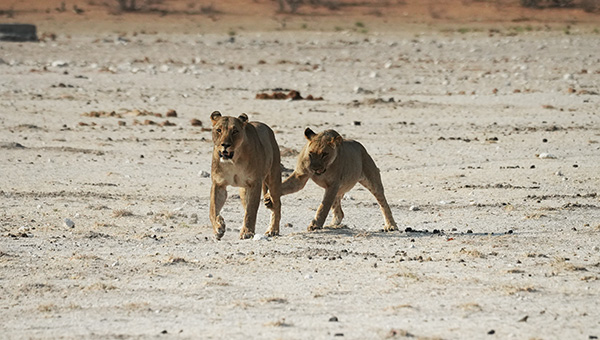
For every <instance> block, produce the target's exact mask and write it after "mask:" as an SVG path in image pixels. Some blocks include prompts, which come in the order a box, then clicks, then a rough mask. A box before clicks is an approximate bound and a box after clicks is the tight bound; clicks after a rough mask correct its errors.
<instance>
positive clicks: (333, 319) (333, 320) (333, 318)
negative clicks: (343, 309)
mask: <svg viewBox="0 0 600 340" xmlns="http://www.w3.org/2000/svg"><path fill="white" fill-rule="evenodd" d="M338 321H339V320H338V318H337V316H332V317H330V318H329V322H338Z"/></svg>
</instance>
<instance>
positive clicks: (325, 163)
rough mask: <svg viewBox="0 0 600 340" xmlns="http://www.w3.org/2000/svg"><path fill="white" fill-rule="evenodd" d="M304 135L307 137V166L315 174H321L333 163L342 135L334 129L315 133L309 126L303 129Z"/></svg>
mask: <svg viewBox="0 0 600 340" xmlns="http://www.w3.org/2000/svg"><path fill="white" fill-rule="evenodd" d="M304 136H305V137H306V139H308V146H307V151H308V159H306V160H305V162H308V164H307V165H308V168H309V169H310V170H312V171H313V172H314V173H315V175H317V176H318V175H322V174H323V173H324V172H325V171H327V168H328V167H329V166H330V165H331V163H333V161H334V160H335V158H336V156H337V151H338V150H337V148H338V147H339V146H340V145H341V144H342V141H343V139H342V136H340V135H339V134H338V133H337V132H335V131H334V130H325V131H323V132H321V133H319V134H316V133H315V132H314V131H313V130H311V129H310V128H307V129H306V130H305V131H304Z"/></svg>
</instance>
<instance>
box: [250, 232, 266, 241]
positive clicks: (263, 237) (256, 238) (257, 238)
mask: <svg viewBox="0 0 600 340" xmlns="http://www.w3.org/2000/svg"><path fill="white" fill-rule="evenodd" d="M268 239H269V238H268V237H267V236H266V235H263V234H256V235H254V238H253V240H254V241H265V240H268Z"/></svg>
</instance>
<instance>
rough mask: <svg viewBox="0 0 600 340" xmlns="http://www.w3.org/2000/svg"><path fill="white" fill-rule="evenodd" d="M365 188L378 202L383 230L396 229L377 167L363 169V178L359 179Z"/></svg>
mask: <svg viewBox="0 0 600 340" xmlns="http://www.w3.org/2000/svg"><path fill="white" fill-rule="evenodd" d="M359 183H360V184H362V185H363V186H364V187H365V188H367V189H368V190H369V191H370V192H371V194H373V196H375V199H376V200H377V203H379V207H380V208H381V212H382V213H383V218H384V220H385V226H384V228H383V230H384V231H394V230H398V226H397V225H396V221H394V216H392V210H391V209H390V206H389V204H388V202H387V200H386V198H385V194H384V190H383V183H381V176H380V175H379V169H377V168H375V170H374V171H365V173H364V177H363V179H361V180H360V181H359Z"/></svg>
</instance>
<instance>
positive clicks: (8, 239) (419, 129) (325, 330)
mask: <svg viewBox="0 0 600 340" xmlns="http://www.w3.org/2000/svg"><path fill="white" fill-rule="evenodd" d="M86 3H88V4H89V2H86ZM86 3H83V4H81V7H82V8H85V4H86ZM227 3H230V2H227ZM462 3H465V2H462ZM260 4H262V5H263V6H266V5H265V3H264V2H261V3H260ZM273 4H274V3H270V5H271V6H273ZM481 4H482V2H474V6H480V5H481ZM69 6H70V5H69ZM402 6H405V7H404V10H408V9H410V8H412V7H410V6H408V5H406V4H404V5H402ZM406 6H408V7H406ZM4 8H6V7H4ZM0 9H2V7H0ZM513 9H514V11H518V9H517V8H513ZM395 10H398V8H396V7H395ZM90 11H91V10H89V11H88V12H86V13H87V14H86V13H84V14H83V15H87V17H85V19H82V17H81V15H79V16H78V15H75V14H69V15H68V14H63V13H58V14H57V13H56V12H54V11H50V13H45V12H43V11H42V12H40V11H32V12H31V13H30V12H27V11H22V12H17V14H18V15H17V16H16V17H13V18H10V19H7V20H5V21H9V22H24V21H25V22H32V21H33V22H35V23H37V24H38V27H39V28H40V35H42V34H43V33H46V34H45V38H44V39H43V41H41V42H39V43H6V42H3V43H0V155H1V156H0V174H1V178H0V207H1V209H0V307H1V308H0V319H1V320H2V326H1V331H2V336H1V337H3V338H11V339H19V338H27V339H29V338H67V339H71V338H72V339H80V338H125V339H128V338H171V337H173V338H206V339H211V338H214V339H216V338H227V339H242V338H265V339H278V338H281V339H329V338H341V339H377V338H420V339H438V338H439V339H466V338H471V339H482V338H489V339H506V338H515V339H530V338H536V339H537V338H540V339H559V338H561V339H597V338H598V337H600V309H599V303H598V301H599V297H600V196H599V195H598V189H599V187H600V177H599V176H598V174H599V173H600V116H599V110H600V96H599V95H598V94H599V93H600V80H599V79H600V66H599V65H600V63H599V62H600V59H599V57H598V46H600V34H598V27H596V26H594V25H595V24H594V23H593V22H592V23H590V22H589V21H586V20H587V19H585V18H589V17H588V14H582V13H579V15H580V18H583V19H582V20H581V22H584V23H583V24H573V23H572V22H570V23H567V22H566V21H560V22H559V21H553V20H554V19H552V20H550V21H552V22H551V23H549V22H545V21H544V20H542V19H539V18H538V19H539V20H537V21H527V22H521V21H516V22H515V21H508V22H507V21H503V20H498V21H493V22H488V21H485V22H472V23H466V24H465V23H464V22H458V23H457V22H451V21H452V20H449V21H443V20H442V21H438V20H437V19H436V18H433V17H432V16H431V15H432V13H431V12H430V13H429V19H428V20H426V21H423V19H422V18H424V17H426V16H427V15H426V13H425V14H423V17H418V16H415V17H412V16H409V17H410V18H413V19H414V21H413V22H411V23H407V24H405V25H401V24H397V23H396V25H395V26H394V25H385V23H383V21H382V20H384V19H385V20H388V23H389V22H390V21H393V20H396V19H397V17H390V16H386V15H385V13H384V14H383V15H382V16H381V17H380V16H374V15H368V16H362V17H360V16H359V17H358V19H356V18H355V17H352V19H348V18H350V17H344V16H343V14H340V13H337V14H335V15H331V16H330V17H328V16H326V15H323V16H321V17H319V18H317V19H315V17H313V16H310V15H308V14H300V15H298V16H285V17H286V18H288V19H286V20H287V21H286V26H285V27H283V26H282V23H281V22H282V21H281V18H282V17H284V16H277V15H276V16H274V18H276V19H277V20H279V21H277V20H275V19H268V20H267V21H268V22H269V23H268V24H265V22H267V21H265V22H261V21H260V20H259V19H257V18H258V17H259V15H255V16H251V15H249V16H248V17H243V18H242V17H237V16H227V15H221V16H219V17H217V21H214V22H215V25H217V27H212V26H211V24H210V23H207V21H206V20H207V19H206V16H193V17H191V18H190V16H187V15H179V16H173V15H167V16H166V17H160V16H158V15H155V14H152V13H151V14H127V15H120V16H115V15H112V16H111V15H106V17H104V16H100V15H99V19H97V20H93V19H94V17H93V16H90V15H89V13H90ZM361 11H362V9H361ZM568 11H569V12H568V13H575V11H573V10H568ZM546 13H555V12H546ZM564 13H566V12H564ZM359 14H361V13H359ZM433 14H435V13H433ZM536 15H537V14H536ZM142 17H143V18H145V19H144V20H145V23H144V25H147V27H150V28H152V29H144V28H140V27H138V26H136V22H141V21H144V20H142V19H141V18H142ZM517 17H522V14H519V13H517ZM35 18H37V19H39V21H35V20H34V19H35ZM194 18H196V19H197V20H198V22H199V24H198V26H197V27H196V29H194ZM382 18H383V19H382ZM596 18H597V17H596ZM149 19H150V21H148V20H149ZM434 19H435V20H434ZM450 19H451V18H450ZM86 20H88V21H89V23H88V22H86ZM161 20H165V21H161ZM179 20H180V21H181V22H180V23H179V24H180V25H178V21H179ZM238 20H247V22H253V23H254V24H255V25H256V26H252V29H250V28H249V27H248V26H244V27H240V26H239V25H238V26H234V25H232V23H234V22H236V21H238ZM271 20H272V21H271ZM313 20H315V21H313ZM440 20H441V19H440ZM153 21H154V23H153ZM151 23H153V24H151ZM290 23H291V24H290ZM140 25H142V24H140ZM219 25H220V26H219ZM261 25H263V26H261ZM264 25H266V26H269V27H265V26H264ZM378 25H380V26H378ZM211 27H212V28H211ZM316 27H319V28H316ZM52 34H54V35H55V37H54V36H52ZM53 38H54V39H53ZM274 90H279V91H283V92H286V93H287V91H288V90H297V91H299V92H300V93H301V95H302V96H303V97H306V96H308V95H313V96H314V97H323V100H321V101H315V100H297V101H291V100H260V99H256V98H255V97H256V94H258V93H264V92H266V93H271V92H272V91H274ZM169 110H174V111H175V112H176V114H173V112H171V113H170V114H169V117H167V112H168V111H169ZM214 110H219V111H221V112H223V113H224V114H230V115H238V114H240V113H242V112H246V113H248V115H249V116H250V119H251V120H259V121H262V122H265V123H267V124H269V125H270V126H272V127H273V129H274V130H275V131H276V137H277V139H278V142H279V144H280V146H281V149H282V163H283V165H284V166H285V167H286V168H293V166H294V164H295V155H296V153H297V151H299V150H300V149H301V147H302V145H303V144H304V138H303V130H304V128H305V127H307V126H309V127H311V128H312V129H313V130H315V131H321V130H323V129H327V128H333V129H336V130H337V131H338V132H340V133H341V134H343V135H344V136H345V137H346V138H352V139H357V140H359V141H360V142H362V143H363V145H365V147H366V148H367V149H368V150H369V152H370V153H371V155H372V156H373V158H374V159H375V161H376V163H377V164H378V166H379V168H380V170H381V173H382V178H383V182H384V185H385V188H386V194H387V198H388V201H389V202H390V205H391V207H392V211H393V213H394V216H395V219H396V221H397V222H398V224H399V226H400V228H401V231H400V232H393V233H384V232H381V231H380V229H381V228H382V226H383V218H382V216H381V213H380V211H379V208H378V207H377V205H376V204H375V200H374V198H373V197H372V196H371V195H370V194H369V193H368V192H367V191H366V190H364V189H363V188H361V187H356V188H355V189H354V190H352V191H351V192H350V193H349V194H348V195H346V198H345V199H344V201H343V203H342V206H343V208H344V209H345V213H346V217H345V220H344V221H345V223H346V224H347V227H346V228H341V229H325V230H323V231H318V232H307V231H306V227H307V225H308V223H309V222H310V220H311V219H312V218H313V216H314V213H315V210H316V208H317V206H318V204H319V202H320V199H321V197H322V194H323V190H322V189H320V188H319V187H317V186H316V185H314V184H312V183H309V184H308V185H307V187H306V188H305V189H304V190H303V191H300V192H299V193H297V194H293V195H290V196H285V197H284V198H283V211H282V227H281V236H280V237H276V238H269V239H261V240H239V239H238V233H239V226H240V225H241V221H242V208H241V205H240V203H239V197H238V196H237V191H236V190H234V189H233V188H232V189H231V190H230V191H229V198H228V201H227V203H226V205H225V208H224V210H223V216H224V217H225V219H226V222H227V224H228V228H229V229H228V231H227V232H226V234H225V236H224V238H223V240H222V241H215V240H214V238H213V236H212V230H211V227H210V226H209V219H208V206H209V188H210V178H209V177H207V175H208V173H209V172H210V155H211V150H212V144H211V141H210V138H211V135H210V130H209V128H210V126H209V122H210V120H209V119H208V118H209V115H210V113H211V112H212V111H214ZM159 115H160V116H159ZM192 119H197V120H199V121H201V122H202V123H203V126H198V125H199V124H198V122H196V124H194V125H192V123H191V120H192ZM167 121H168V123H165V122H167ZM268 219H269V213H268V211H267V210H266V209H265V208H264V207H261V209H260V211H259V221H258V224H257V232H259V233H260V232H264V231H265V230H266V228H267V225H268Z"/></svg>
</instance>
